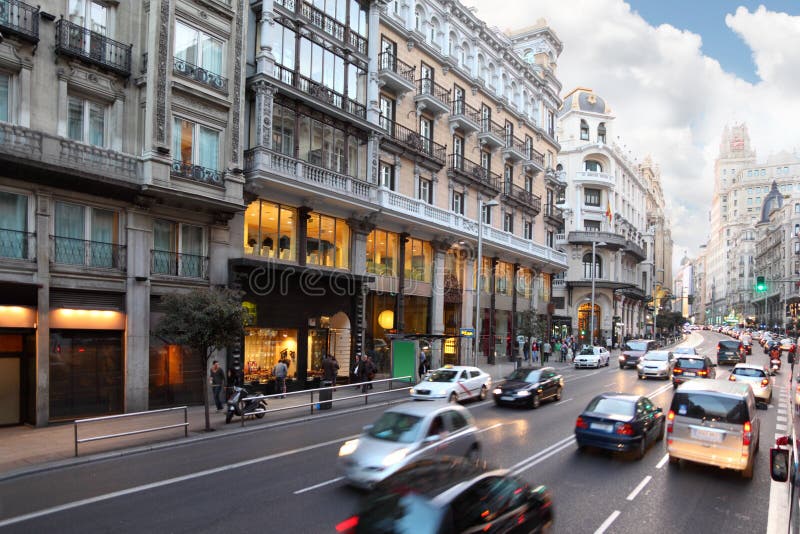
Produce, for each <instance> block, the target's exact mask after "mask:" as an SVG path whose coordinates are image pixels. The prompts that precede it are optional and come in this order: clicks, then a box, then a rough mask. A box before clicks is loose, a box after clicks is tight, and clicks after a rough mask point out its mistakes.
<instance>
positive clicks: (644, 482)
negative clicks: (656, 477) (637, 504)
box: [627, 475, 653, 501]
mask: <svg viewBox="0 0 800 534" xmlns="http://www.w3.org/2000/svg"><path fill="white" fill-rule="evenodd" d="M651 480H653V477H651V476H650V475H647V476H646V477H644V480H642V481H641V482H639V485H638V486H636V487H635V488H633V491H632V492H630V493H629V494H628V497H627V499H628V500H629V501H632V500H633V499H635V498H636V496H637V495H639V492H640V491H642V490H643V489H644V487H645V486H646V485H647V483H648V482H650V481H651Z"/></svg>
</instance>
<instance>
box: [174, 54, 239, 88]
mask: <svg viewBox="0 0 800 534" xmlns="http://www.w3.org/2000/svg"><path fill="white" fill-rule="evenodd" d="M172 72H174V73H175V74H178V75H180V76H183V77H184V78H189V79H190V80H194V81H196V82H198V83H201V84H203V85H207V86H208V87H211V88H212V89H214V90H216V91H219V92H221V93H225V94H228V79H227V78H225V77H224V76H221V75H219V74H215V73H213V72H211V71H208V70H206V69H203V68H200V67H198V66H197V65H192V64H191V63H189V62H188V61H184V60H182V59H181V58H178V57H176V58H173V63H172Z"/></svg>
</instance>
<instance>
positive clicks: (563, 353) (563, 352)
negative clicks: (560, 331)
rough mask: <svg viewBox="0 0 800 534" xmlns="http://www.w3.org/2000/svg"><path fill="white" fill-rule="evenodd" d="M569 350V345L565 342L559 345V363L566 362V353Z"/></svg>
mask: <svg viewBox="0 0 800 534" xmlns="http://www.w3.org/2000/svg"><path fill="white" fill-rule="evenodd" d="M568 350H569V343H567V342H566V341H565V342H563V343H562V344H561V361H562V362H566V361H567V351H568Z"/></svg>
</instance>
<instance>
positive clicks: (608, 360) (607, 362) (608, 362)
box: [606, 358, 611, 367]
mask: <svg viewBox="0 0 800 534" xmlns="http://www.w3.org/2000/svg"><path fill="white" fill-rule="evenodd" d="M609 365H611V358H609V359H607V360H606V367H608V366H609Z"/></svg>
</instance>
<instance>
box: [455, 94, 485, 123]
mask: <svg viewBox="0 0 800 534" xmlns="http://www.w3.org/2000/svg"><path fill="white" fill-rule="evenodd" d="M450 114H451V115H464V116H465V117H467V118H468V119H470V120H471V121H473V122H475V123H477V124H480V122H481V112H480V110H479V109H475V108H474V107H472V106H470V105H469V104H467V103H466V102H464V100H463V99H458V100H453V103H452V106H451V109H450Z"/></svg>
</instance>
